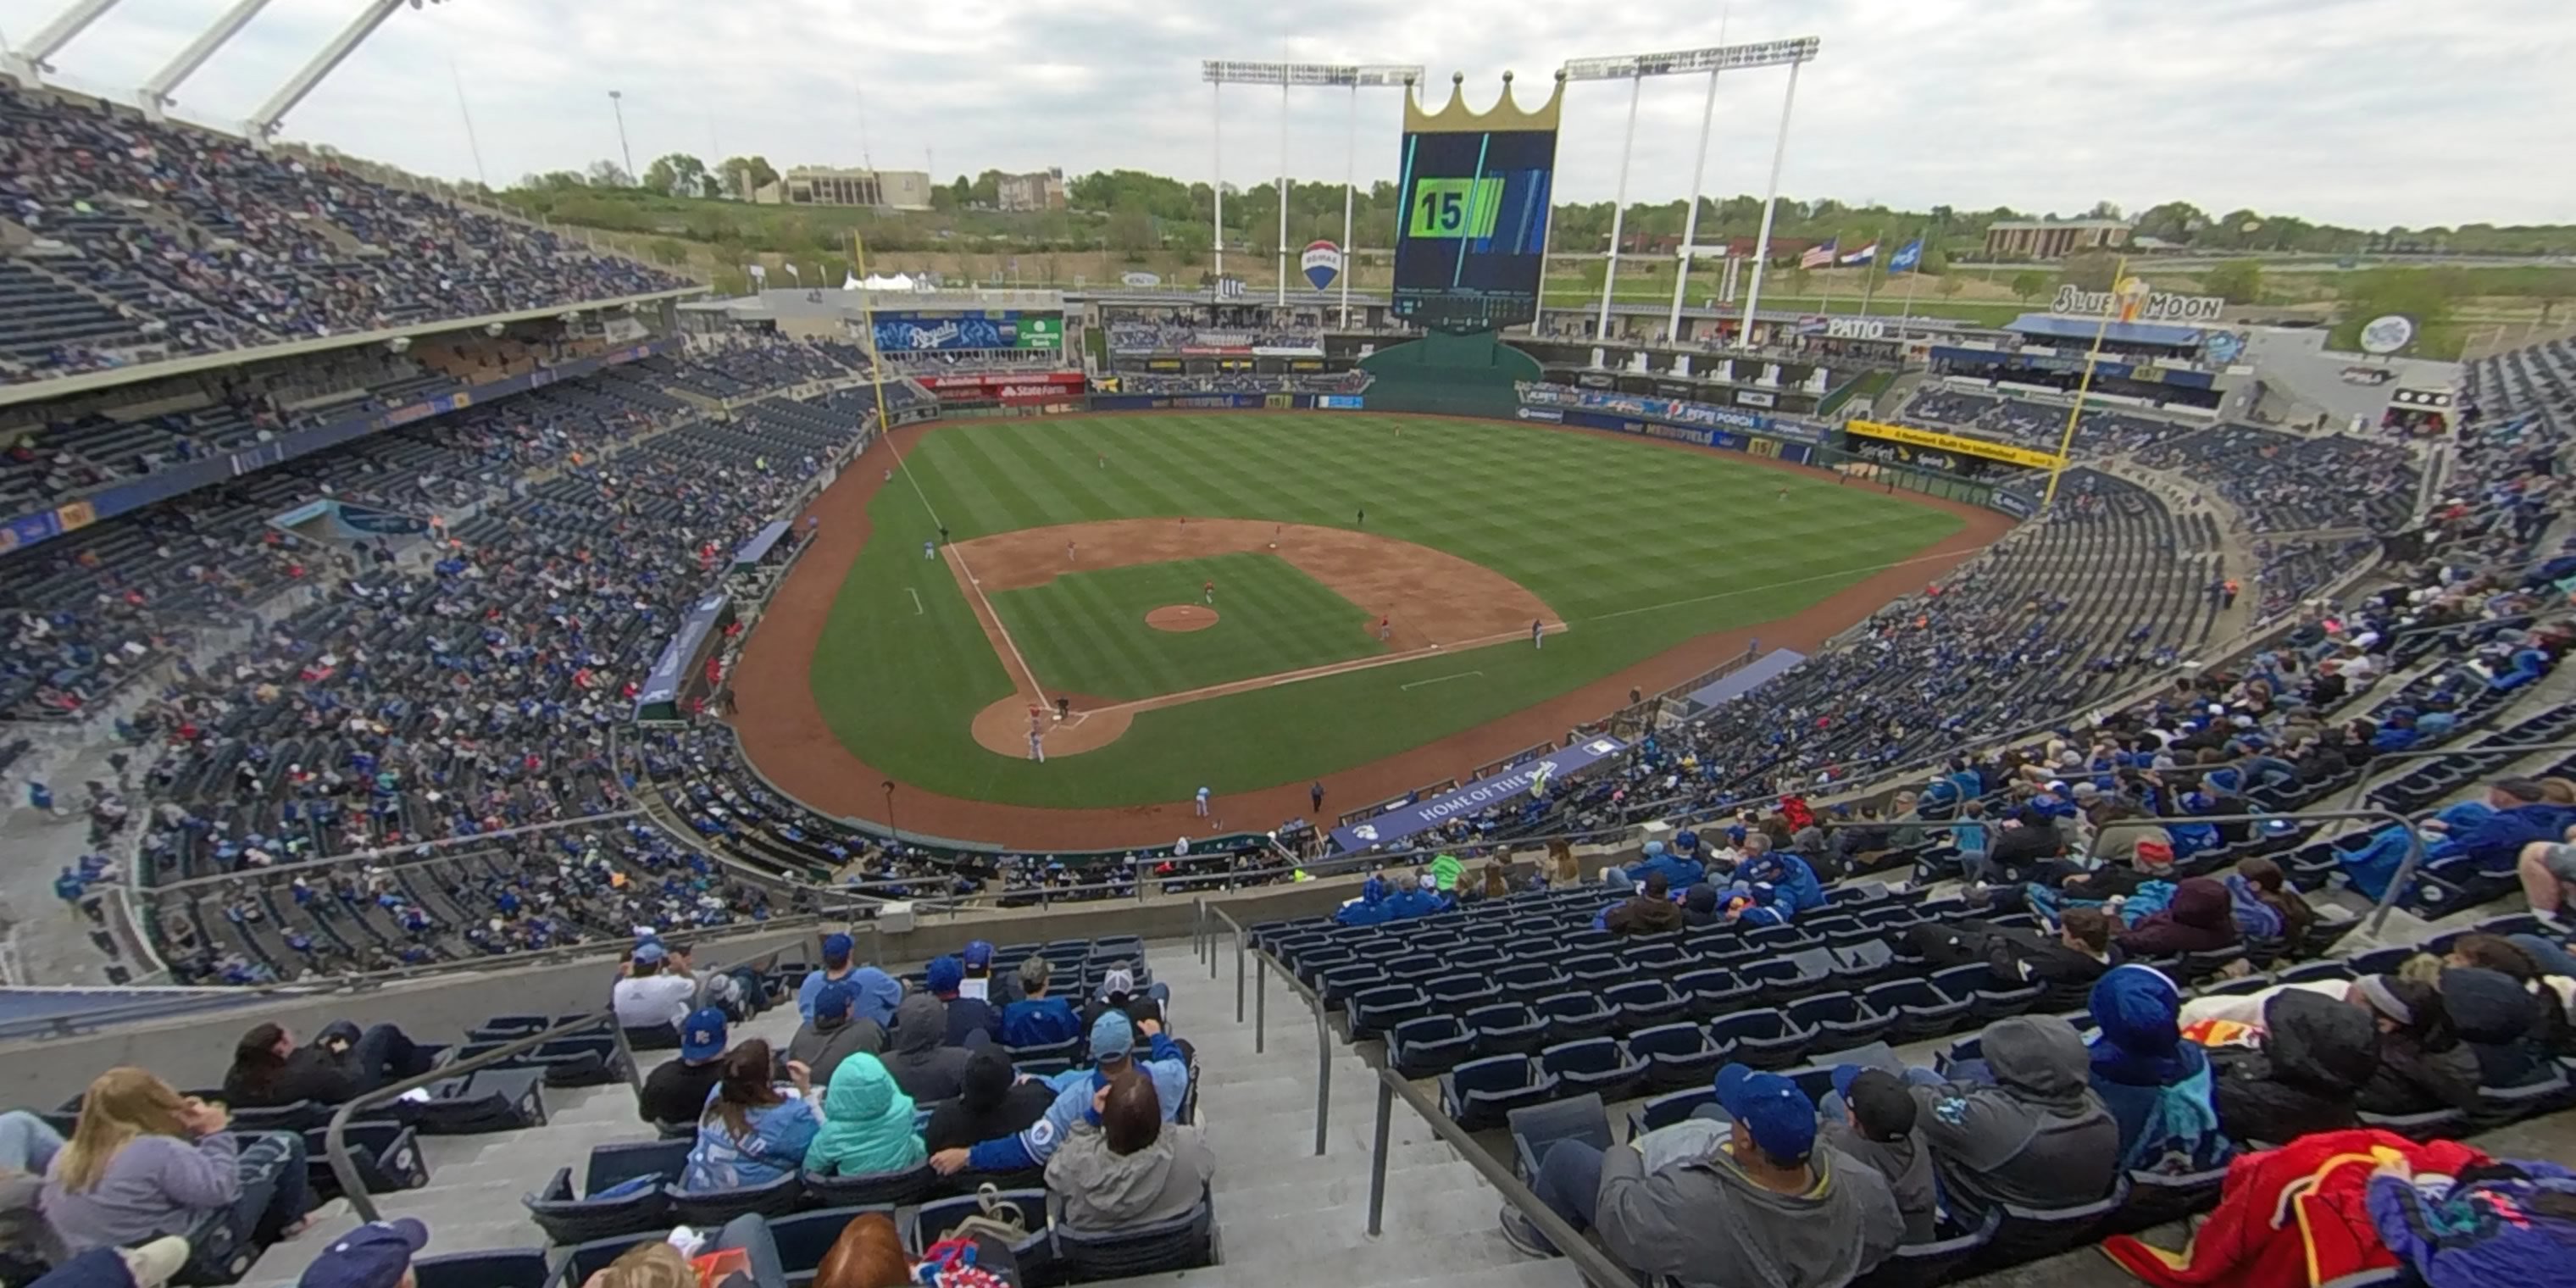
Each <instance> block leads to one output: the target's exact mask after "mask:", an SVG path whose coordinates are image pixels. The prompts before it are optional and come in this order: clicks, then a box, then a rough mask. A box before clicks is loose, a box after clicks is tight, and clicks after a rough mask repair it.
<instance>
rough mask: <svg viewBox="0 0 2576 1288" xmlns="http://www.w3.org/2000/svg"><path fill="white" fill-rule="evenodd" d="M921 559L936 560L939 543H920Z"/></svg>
mask: <svg viewBox="0 0 2576 1288" xmlns="http://www.w3.org/2000/svg"><path fill="white" fill-rule="evenodd" d="M921 557H922V558H924V559H936V558H938V557H939V543H938V542H936V541H925V542H922V543H921Z"/></svg>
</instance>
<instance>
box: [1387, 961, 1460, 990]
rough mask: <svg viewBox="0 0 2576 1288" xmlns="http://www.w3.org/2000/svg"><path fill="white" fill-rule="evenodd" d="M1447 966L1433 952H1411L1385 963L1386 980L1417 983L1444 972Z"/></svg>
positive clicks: (1389, 981) (1393, 982)
mask: <svg viewBox="0 0 2576 1288" xmlns="http://www.w3.org/2000/svg"><path fill="white" fill-rule="evenodd" d="M1447 970H1448V966H1447V965H1446V964H1445V963H1443V962H1442V961H1441V960H1440V957H1439V956H1438V955H1437V954H1434V953H1411V954H1408V955H1406V956H1403V957H1398V958H1396V959H1394V960H1392V961H1390V962H1388V963H1387V964H1386V982H1388V983H1390V984H1419V983H1422V982H1423V981H1425V980H1428V979H1430V978H1431V977H1432V976H1434V975H1439V974H1443V973H1446V972H1447Z"/></svg>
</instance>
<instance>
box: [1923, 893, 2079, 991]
mask: <svg viewBox="0 0 2576 1288" xmlns="http://www.w3.org/2000/svg"><path fill="white" fill-rule="evenodd" d="M2111 925H2112V922H2111V917H2110V914H2108V913H2105V912H2103V911H2102V910H2100V909H2098V908H2069V909H2067V910H2066V911H2065V912H2064V913H2063V914H2061V915H2060V917H2059V918H2058V930H2057V933H2056V934H2053V935H2052V934H2049V933H2048V932H2046V931H2044V930H2021V929H2017V928H2014V927H2009V926H2004V927H1998V926H1995V925H1993V924H1991V923H1988V922H1985V921H1980V920H1977V919H1976V918H1973V917H1971V918H1966V919H1962V920H1959V921H1954V922H1947V923H1939V922H1924V923H1922V924H1919V925H1915V926H1911V927H1908V928H1907V929H1906V932H1905V945H1906V948H1907V949H1908V951H1911V952H1913V953H1915V954H1917V955H1919V956H1921V957H1922V958H1923V960H1924V961H1925V962H1926V963H1927V964H1929V965H1931V966H1933V967H1935V968H1945V967H1950V966H1965V965H1968V964H1970V963H1972V962H1980V961H1982V962H1984V963H1985V964H1986V968H1987V969H1988V970H1989V971H1991V972H1993V973H1994V976H1995V978H1996V979H1997V980H1999V981H2001V982H2003V983H2006V984H2012V985H2021V984H2044V985H2050V986H2059V985H2063V986H2067V987H2070V988H2071V987H2089V986H2091V984H2092V983H2093V981H2095V980H2097V979H2100V978H2101V977H2102V975H2103V972H2105V971H2108V970H2110V969H2111V968H2112V967H2114V966H2117V965H2119V964H2120V960H2121V953H2120V950H2119V948H2118V947H2116V946H2114V945H2113V944H2112V942H2111Z"/></svg>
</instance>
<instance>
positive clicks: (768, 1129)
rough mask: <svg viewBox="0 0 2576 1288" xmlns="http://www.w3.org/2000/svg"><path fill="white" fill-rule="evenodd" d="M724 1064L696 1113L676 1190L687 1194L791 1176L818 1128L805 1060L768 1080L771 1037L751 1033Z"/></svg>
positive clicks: (801, 1163) (818, 1116)
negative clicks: (782, 1080) (779, 1079)
mask: <svg viewBox="0 0 2576 1288" xmlns="http://www.w3.org/2000/svg"><path fill="white" fill-rule="evenodd" d="M843 1063H844V1064H846V1063H848V1062H847V1061H843ZM723 1068H724V1073H723V1076H722V1077H721V1078H720V1079H718V1081H717V1082H716V1093H715V1097H714V1098H713V1099H711V1100H709V1101H708V1102H707V1107H706V1111H705V1112H704V1113H702V1114H700V1115H699V1116H698V1143H697V1144H696V1145H695V1146H693V1147H691V1148H690V1150H689V1161H688V1164H687V1165H686V1166H684V1167H683V1168H681V1170H680V1188H681V1189H682V1190H685V1191H688V1192H690V1193H701V1194H702V1193H705V1192H707V1191H709V1190H730V1189H739V1188H741V1187H743V1186H747V1185H767V1184H769V1183H770V1182H771V1181H775V1180H777V1179H778V1178H779V1177H782V1176H793V1175H795V1174H796V1173H797V1170H798V1169H800V1168H802V1167H803V1166H804V1165H805V1151H806V1149H807V1148H808V1147H810V1146H811V1145H812V1144H813V1143H814V1137H815V1135H816V1134H817V1133H819V1132H820V1131H822V1129H823V1115H822V1113H821V1112H820V1111H819V1110H818V1109H817V1108H816V1107H815V1105H814V1096H813V1091H814V1086H813V1082H812V1080H811V1078H810V1076H809V1075H808V1072H807V1070H806V1068H805V1066H803V1065H801V1064H797V1063H794V1062H792V1061H791V1062H789V1064H788V1066H787V1078H788V1081H787V1083H786V1084H785V1085H780V1084H777V1083H773V1082H771V1081H770V1077H771V1065H770V1055H769V1044H768V1043H766V1042H763V1041H761V1040H759V1039H757V1038H754V1039H752V1040H751V1041H749V1042H745V1043H743V1044H742V1045H741V1046H738V1047H735V1048H734V1049H733V1050H732V1051H730V1052H728V1053H727V1054H726V1055H725V1058H724V1066H723Z"/></svg>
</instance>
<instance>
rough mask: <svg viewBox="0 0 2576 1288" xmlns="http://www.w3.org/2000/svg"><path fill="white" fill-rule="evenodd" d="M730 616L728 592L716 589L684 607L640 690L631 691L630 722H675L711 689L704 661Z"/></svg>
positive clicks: (730, 621) (729, 622)
mask: <svg viewBox="0 0 2576 1288" xmlns="http://www.w3.org/2000/svg"><path fill="white" fill-rule="evenodd" d="M735 620H736V616H735V613H734V602H733V596H731V595H729V594H726V593H725V592H723V591H721V590H719V591H716V592H715V593H713V594H710V595H707V596H705V597H703V598H701V599H699V600H698V602H696V603H694V604H691V605H690V606H689V613H688V616H686V617H684V618H682V619H681V621H680V629H679V630H677V631H676V632H673V633H672V636H671V639H670V642H668V643H666V644H664V645H663V646H662V654H661V656H660V657H659V658H657V659H655V660H654V662H653V669H652V671H651V672H650V673H649V674H647V675H646V676H645V677H644V688H643V690H642V691H641V692H639V693H637V694H636V695H635V720H636V723H638V724H671V723H676V722H678V721H680V720H682V719H684V718H685V717H686V713H687V709H688V707H689V705H690V704H692V703H694V702H695V701H697V700H698V699H701V698H704V697H706V696H707V694H708V693H709V692H710V691H712V689H713V687H714V686H713V685H712V684H711V683H710V682H709V680H708V677H707V661H708V659H709V658H711V657H712V656H714V654H715V650H716V648H717V646H719V645H720V644H722V643H723V642H724V639H725V634H726V632H727V631H729V630H731V629H732V628H733V625H734V622H735Z"/></svg>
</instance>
